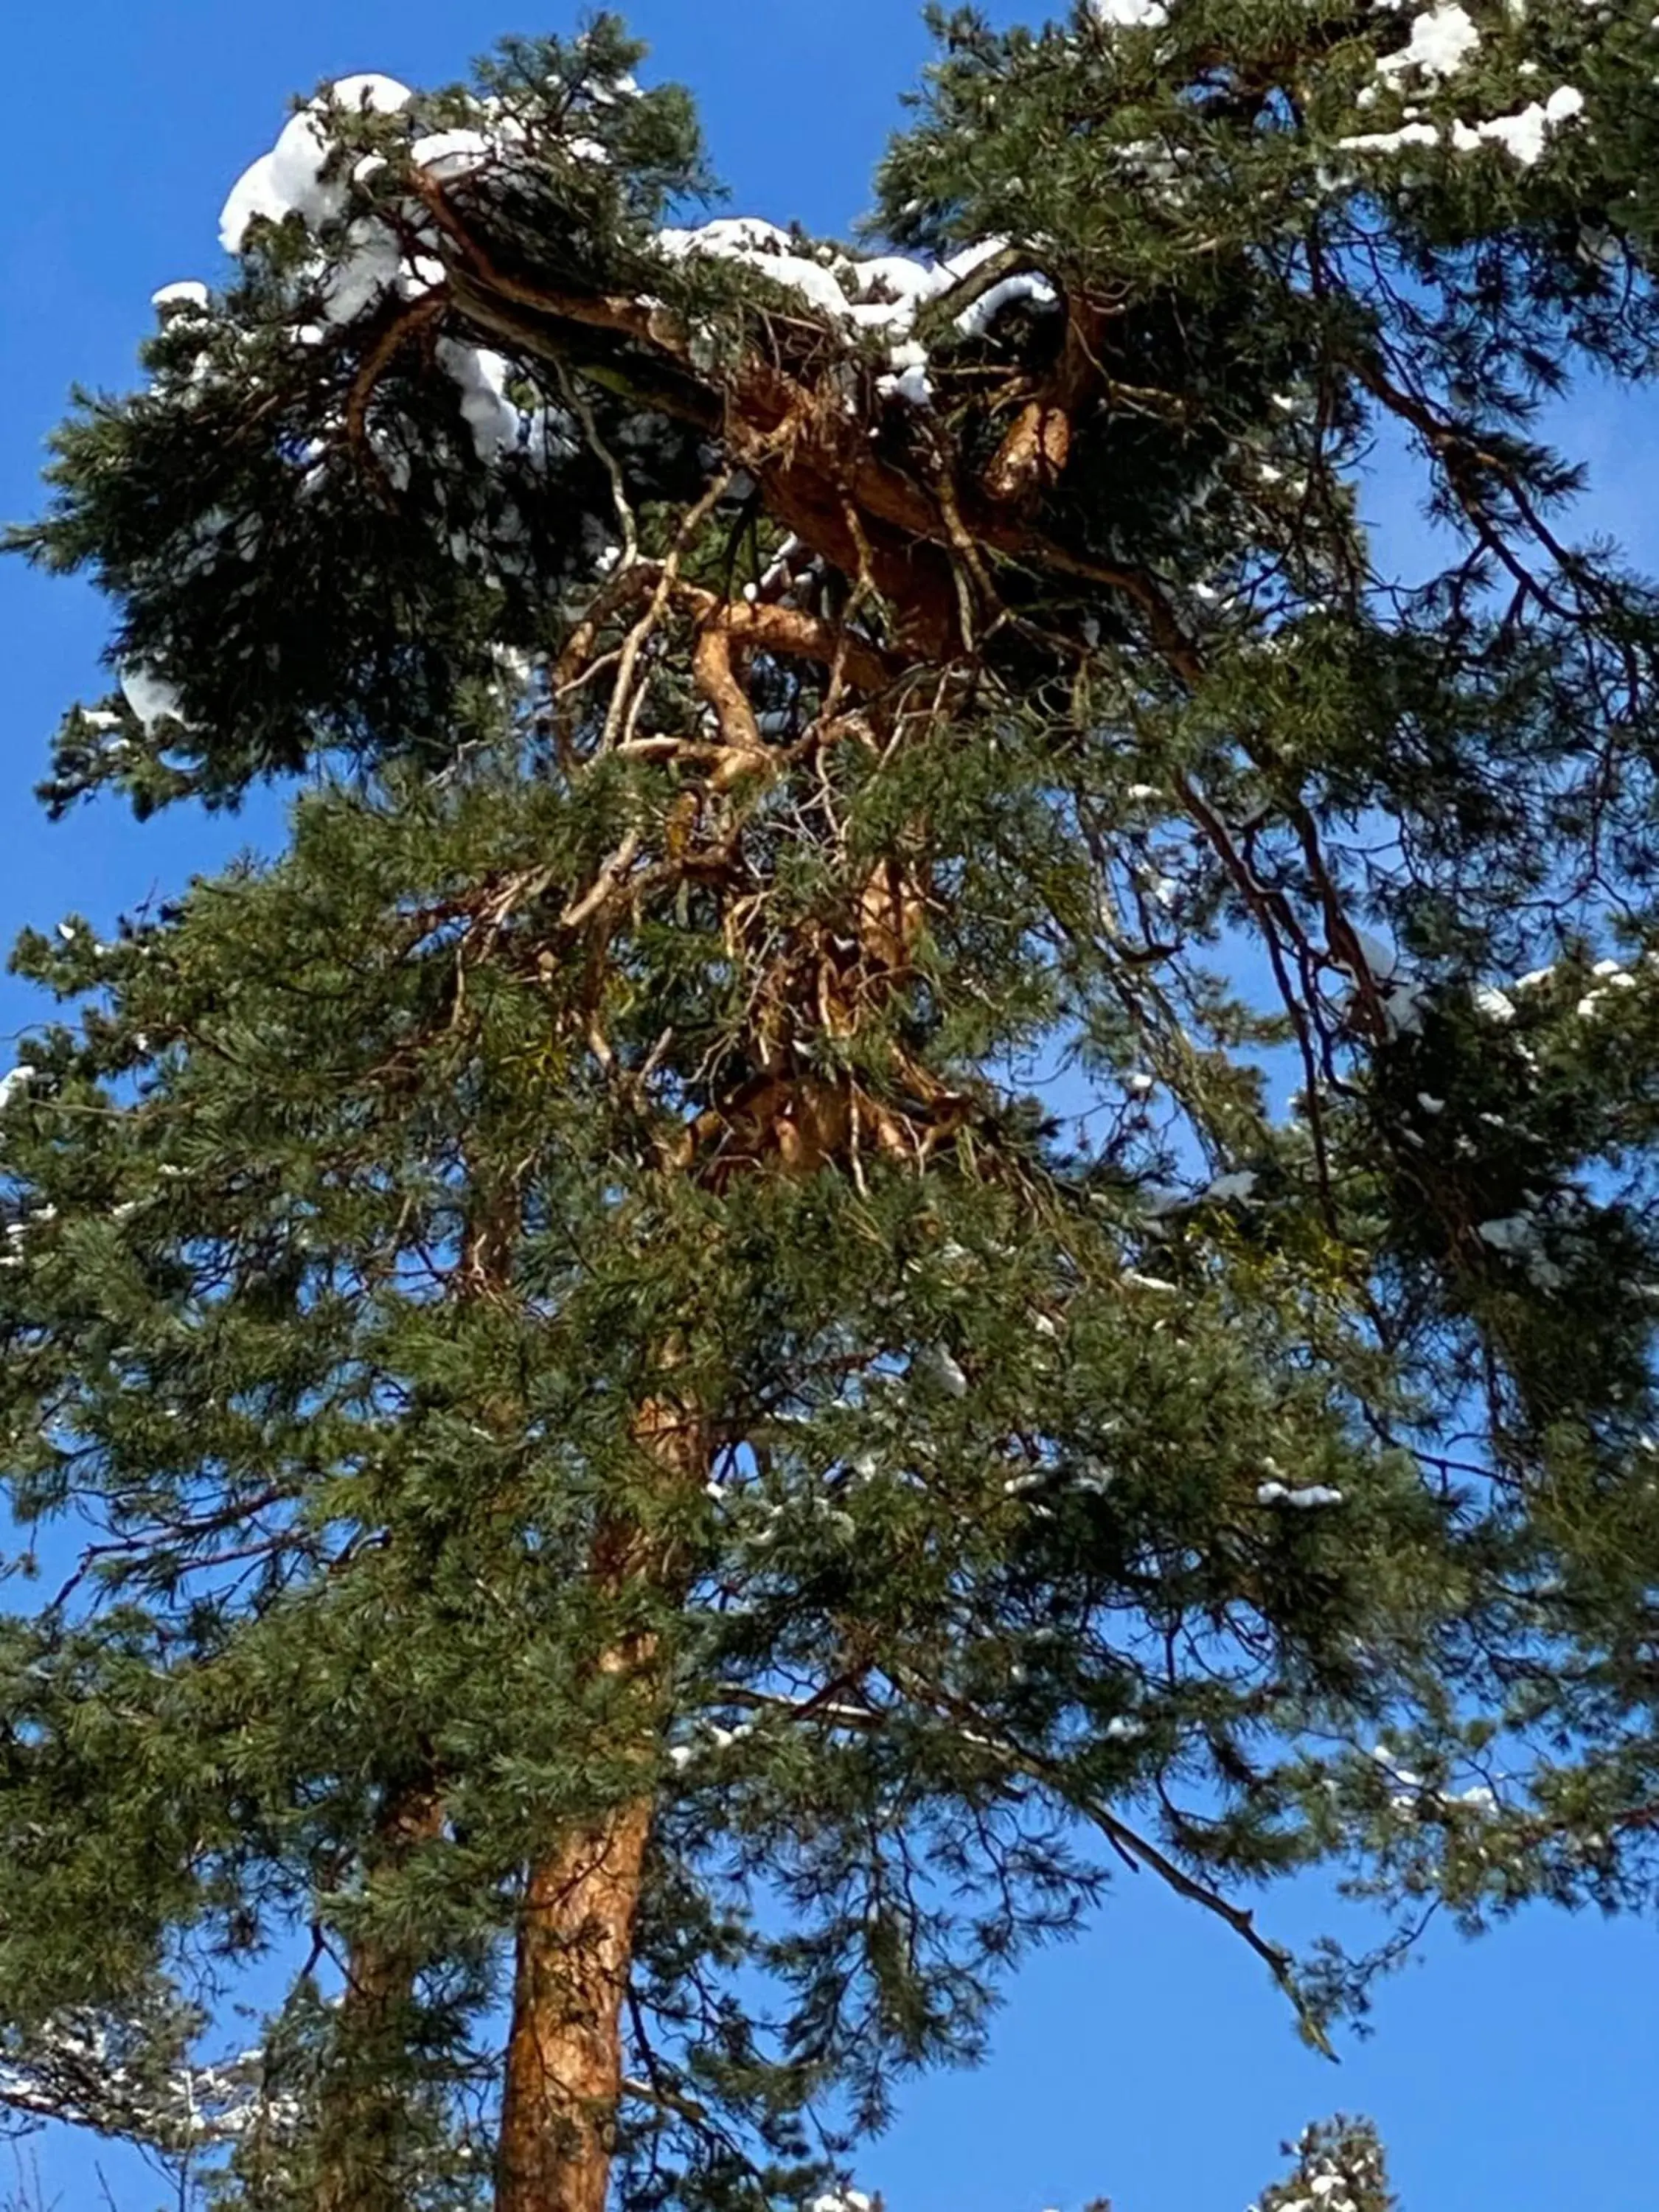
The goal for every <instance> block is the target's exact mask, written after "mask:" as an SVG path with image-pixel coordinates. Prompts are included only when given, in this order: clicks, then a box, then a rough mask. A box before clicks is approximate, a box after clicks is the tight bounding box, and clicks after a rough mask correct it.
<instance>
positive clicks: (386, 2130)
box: [313, 1785, 443, 2212]
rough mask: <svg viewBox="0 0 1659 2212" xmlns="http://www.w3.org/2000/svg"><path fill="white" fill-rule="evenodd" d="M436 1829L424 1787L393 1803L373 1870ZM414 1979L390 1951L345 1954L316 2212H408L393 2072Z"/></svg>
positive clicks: (375, 1946) (435, 1805) (388, 1947)
mask: <svg viewBox="0 0 1659 2212" xmlns="http://www.w3.org/2000/svg"><path fill="white" fill-rule="evenodd" d="M442 1824H443V1808H442V1803H441V1799H440V1798H439V1796H438V1794H437V1792H436V1791H435V1790H433V1789H432V1788H431V1787H430V1786H429V1785H428V1786H422V1787H420V1788H411V1789H408V1790H403V1791H401V1792H398V1793H397V1794H396V1795H394V1796H391V1797H390V1798H389V1799H388V1801H387V1804H386V1809H385V1811H384V1812H383V1814H382V1815H381V1819H380V1833H379V1837H378V1845H379V1849H378V1853H377V1857H378V1863H379V1866H380V1869H386V1868H388V1867H393V1868H395V1867H396V1866H397V1865H398V1864H399V1863H401V1862H402V1861H403V1860H404V1858H406V1857H407V1856H408V1854H409V1852H410V1850H411V1849H412V1848H413V1847H414V1846H415V1845H416V1844H419V1843H421V1842H422V1841H424V1840H425V1839H427V1838H429V1837H431V1836H435V1835H436V1834H437V1833H438V1832H439V1830H440V1829H441V1826H442ZM369 1880H370V1881H371V1883H372V1882H373V1880H374V1870H373V1869H371V1870H370V1873H369ZM414 1978H415V1967H414V1962H413V1961H412V1960H410V1958H409V1957H407V1956H406V1955H405V1954H404V1952H403V1951H402V1950H400V1949H399V1948H397V1947H396V1946H394V1945H392V1944H388V1943H385V1942H374V1941H372V1940H370V1939H368V1938H364V1939H362V1940H360V1941H359V1942H356V1943H355V1944H354V1945H353V1946H352V1948H351V1954H350V1958H349V1961H348V1964H347V1968H346V1986H345V1990H344V1992H343V1996H342V1997H341V1999H340V2006H339V2013H338V2035H337V2042H336V2050H335V2054H334V2059H333V2063H332V2066H331V2071H330V2075H329V2078H328V2081H327V2082H326V2084H325V2087H324V2090H323V2096H322V2109H321V2112H320V2113H319V2125H318V2139H317V2188H316V2195H315V2197H314V2200H313V2202H314V2204H315V2208H316V2212H406V2197H405V2192H404V2188H403V2185H402V2175H401V2172H400V2166H401V2163H402V2161H401V2160H400V2158H399V2155H398V2152H399V2145H400V2141H401V2137H402V2135H403V2120H404V2084H403V2082H402V2081H401V2079H400V2077H399V2062H400V2060H401V2058H402V2056H403V2054H404V2051H405V2050H406V2048H407V2042H408V2039H407V2034H406V2031H405V2021H404V2011H405V2008H407V2006H408V2004H409V2002H410V1997H411V1996H412V1994H413V1989H414Z"/></svg>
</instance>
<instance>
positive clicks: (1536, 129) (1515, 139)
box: [1451, 84, 1584, 169]
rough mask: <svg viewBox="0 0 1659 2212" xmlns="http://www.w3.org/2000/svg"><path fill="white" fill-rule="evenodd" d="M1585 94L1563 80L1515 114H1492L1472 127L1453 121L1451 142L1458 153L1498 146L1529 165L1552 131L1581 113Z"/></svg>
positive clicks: (1524, 167)
mask: <svg viewBox="0 0 1659 2212" xmlns="http://www.w3.org/2000/svg"><path fill="white" fill-rule="evenodd" d="M1583 108H1584V95H1583V93H1582V92H1580V91H1579V90H1578V88H1577V86H1576V85H1571V84H1564V85H1562V86H1561V87H1560V88H1559V89H1558V90H1556V91H1554V92H1553V93H1552V94H1550V96H1549V98H1548V99H1547V100H1544V101H1538V100H1534V101H1533V102H1532V104H1531V105H1530V106H1528V107H1523V108H1522V110H1521V112H1520V113H1519V114H1518V115H1494V116H1492V117H1490V118H1488V119H1487V120H1486V122H1484V123H1477V124H1475V125H1474V126H1473V127H1471V126H1470V125H1468V124H1465V123H1454V124H1453V125H1452V138H1451V143H1452V145H1453V147H1454V148H1455V150H1456V151H1457V152H1458V153H1460V154H1472V153H1474V152H1475V151H1476V149H1478V148H1480V147H1481V146H1483V145H1494V146H1501V147H1502V148H1503V149H1504V152H1505V153H1506V154H1507V155H1509V156H1510V159H1511V160H1512V161H1518V162H1519V163H1520V165H1521V167H1522V168H1523V169H1529V168H1531V167H1532V166H1533V164H1534V162H1535V161H1541V159H1542V158H1543V154H1544V149H1545V148H1546V146H1547V144H1548V143H1549V140H1550V136H1551V133H1552V132H1553V131H1557V130H1559V128H1560V126H1561V125H1563V124H1564V123H1568V122H1571V119H1572V118H1573V117H1575V116H1577V115H1581V114H1582V113H1583Z"/></svg>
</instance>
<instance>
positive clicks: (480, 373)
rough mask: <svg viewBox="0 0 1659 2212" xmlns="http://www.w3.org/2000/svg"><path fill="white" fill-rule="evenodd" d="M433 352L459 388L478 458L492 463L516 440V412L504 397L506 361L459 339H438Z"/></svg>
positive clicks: (517, 427)
mask: <svg viewBox="0 0 1659 2212" xmlns="http://www.w3.org/2000/svg"><path fill="white" fill-rule="evenodd" d="M434 351H435V355H436V357H437V361H438V364H439V366H440V368H442V369H444V370H445V371H446V373H447V374H448V375H449V376H450V377H451V378H452V379H453V381H454V383H455V384H456V385H457V386H459V390H460V394H461V413H462V415H463V416H465V420H466V424H467V427H468V428H469V429H470V430H471V433H472V443H473V446H474V447H475V449H476V450H477V455H478V459H480V460H481V461H493V460H494V459H495V457H496V455H497V454H498V453H501V450H502V448H503V447H507V446H512V445H516V444H517V443H518V438H519V410H518V409H517V408H516V407H515V406H514V405H513V402H512V401H511V400H510V399H509V398H507V362H505V361H504V360H503V359H502V358H501V355H500V354H498V353H490V352H489V351H487V350H486V349H483V348H482V347H478V346H470V345H463V344H462V343H461V342H460V341H459V339H458V338H440V339H439V341H438V343H437V345H436V346H435V348H434Z"/></svg>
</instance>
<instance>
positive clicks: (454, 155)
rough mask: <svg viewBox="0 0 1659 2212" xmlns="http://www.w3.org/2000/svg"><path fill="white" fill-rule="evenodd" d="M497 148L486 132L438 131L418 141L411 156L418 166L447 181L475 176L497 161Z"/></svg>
mask: <svg viewBox="0 0 1659 2212" xmlns="http://www.w3.org/2000/svg"><path fill="white" fill-rule="evenodd" d="M496 151H497V147H496V143H495V140H494V139H492V138H489V137H486V135H485V134H484V132H483V131H434V132H433V133H432V134H431V136H430V137H426V138H417V139H416V141H415V143H414V144H413V145H412V146H411V147H410V149H409V158H410V161H413V163H414V164H415V167H416V168H417V169H424V170H425V171H426V173H427V174H428V176H429V177H434V178H435V179H437V180H438V182H439V183H440V184H447V183H449V182H451V181H452V180H453V179H455V178H457V177H470V176H471V175H472V174H473V173H474V172H475V171H476V170H478V169H482V168H483V166H484V164H485V163H486V162H487V161H491V160H493V159H494V157H495V154H496Z"/></svg>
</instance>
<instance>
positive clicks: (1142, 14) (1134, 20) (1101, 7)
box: [1094, 0, 1170, 31]
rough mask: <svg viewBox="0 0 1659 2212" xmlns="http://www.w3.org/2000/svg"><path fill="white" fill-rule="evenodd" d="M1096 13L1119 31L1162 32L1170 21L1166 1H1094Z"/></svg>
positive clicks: (1103, 21) (1102, 20)
mask: <svg viewBox="0 0 1659 2212" xmlns="http://www.w3.org/2000/svg"><path fill="white" fill-rule="evenodd" d="M1094 11H1095V16H1096V19H1097V21H1099V22H1102V23H1109V24H1110V25H1111V26H1112V27H1113V29H1114V30H1119V31H1161V30H1162V29H1163V28H1164V25H1165V24H1166V23H1167V22H1168V21H1169V20H1170V10H1169V8H1168V6H1167V5H1166V0H1094Z"/></svg>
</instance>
